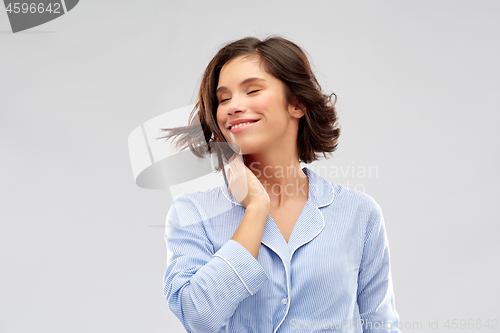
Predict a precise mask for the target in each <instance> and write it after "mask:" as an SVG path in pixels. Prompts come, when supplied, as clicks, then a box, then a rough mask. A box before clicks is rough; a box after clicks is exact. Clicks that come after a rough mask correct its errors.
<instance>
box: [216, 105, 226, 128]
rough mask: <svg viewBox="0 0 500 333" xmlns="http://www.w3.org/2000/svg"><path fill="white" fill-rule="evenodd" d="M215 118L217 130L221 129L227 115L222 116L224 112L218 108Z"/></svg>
mask: <svg viewBox="0 0 500 333" xmlns="http://www.w3.org/2000/svg"><path fill="white" fill-rule="evenodd" d="M216 118H217V123H218V124H219V128H223V127H224V123H225V122H226V119H227V114H224V112H222V111H221V109H220V108H218V109H217V114H216Z"/></svg>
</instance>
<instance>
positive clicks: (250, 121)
mask: <svg viewBox="0 0 500 333" xmlns="http://www.w3.org/2000/svg"><path fill="white" fill-rule="evenodd" d="M251 123H253V122H252V121H249V122H246V123H241V124H238V125H234V126H231V128H230V130H232V129H233V128H236V127H240V126H243V125H248V124H251Z"/></svg>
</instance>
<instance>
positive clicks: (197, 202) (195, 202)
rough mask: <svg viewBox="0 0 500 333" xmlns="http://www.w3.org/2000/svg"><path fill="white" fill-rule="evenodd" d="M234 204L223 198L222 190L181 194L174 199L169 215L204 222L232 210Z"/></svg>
mask: <svg viewBox="0 0 500 333" xmlns="http://www.w3.org/2000/svg"><path fill="white" fill-rule="evenodd" d="M233 206H234V204H233V203H232V202H231V201H229V200H228V198H227V197H226V196H225V194H224V192H223V190H222V188H221V187H220V186H219V187H214V188H210V189H208V190H203V191H196V192H192V193H183V194H180V195H178V196H176V197H175V198H174V200H173V201H172V204H171V206H170V210H169V214H171V213H172V214H176V215H182V216H183V217H184V220H192V219H195V220H198V221H200V222H201V221H206V220H208V219H210V218H212V217H214V216H218V215H220V214H221V213H223V212H225V211H228V210H230V209H231V208H233Z"/></svg>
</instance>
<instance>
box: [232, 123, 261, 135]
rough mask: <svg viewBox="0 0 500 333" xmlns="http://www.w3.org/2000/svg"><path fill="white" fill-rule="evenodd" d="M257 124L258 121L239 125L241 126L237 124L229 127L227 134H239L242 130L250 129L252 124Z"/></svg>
mask: <svg viewBox="0 0 500 333" xmlns="http://www.w3.org/2000/svg"><path fill="white" fill-rule="evenodd" d="M257 122H258V120H256V121H248V122H246V123H241V124H238V125H235V126H231V127H230V128H229V132H231V133H233V134H235V133H239V132H241V131H243V130H245V129H247V128H249V127H251V126H253V124H255V123H257Z"/></svg>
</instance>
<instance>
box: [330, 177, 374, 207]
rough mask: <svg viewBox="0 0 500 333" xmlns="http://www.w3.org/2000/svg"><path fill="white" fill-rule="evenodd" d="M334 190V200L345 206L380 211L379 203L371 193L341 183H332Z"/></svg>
mask: <svg viewBox="0 0 500 333" xmlns="http://www.w3.org/2000/svg"><path fill="white" fill-rule="evenodd" d="M331 184H332V187H333V192H334V200H335V201H336V202H337V203H340V204H342V205H345V206H353V207H356V208H358V209H362V210H366V211H370V212H371V211H380V206H379V204H378V203H377V202H376V201H375V199H373V197H371V196H370V195H369V194H367V193H365V192H362V191H358V190H354V189H351V188H348V187H345V186H343V185H340V184H335V183H331Z"/></svg>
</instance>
